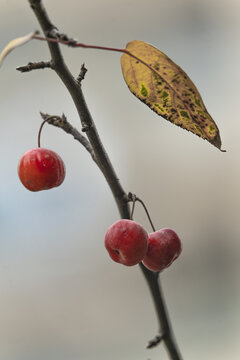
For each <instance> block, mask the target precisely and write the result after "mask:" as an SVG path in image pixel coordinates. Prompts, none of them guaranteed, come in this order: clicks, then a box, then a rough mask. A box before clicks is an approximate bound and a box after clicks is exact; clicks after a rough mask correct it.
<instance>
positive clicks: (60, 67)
mask: <svg viewBox="0 0 240 360" xmlns="http://www.w3.org/2000/svg"><path fill="white" fill-rule="evenodd" d="M29 3H30V5H31V7H32V9H33V11H34V13H35V15H36V17H37V19H38V21H39V23H40V25H41V27H42V30H43V32H44V34H45V36H49V34H51V33H52V31H53V30H55V31H56V27H55V26H53V25H52V23H51V21H50V20H49V18H48V15H47V13H46V11H45V8H44V7H43V5H42V3H41V1H40V0H29ZM48 47H49V50H50V53H51V57H52V68H53V69H54V70H55V71H56V73H57V74H58V76H59V77H60V78H61V80H62V81H63V83H64V84H65V86H66V87H67V89H68V91H69V93H70V94H71V96H72V99H73V101H74V104H75V106H76V108H77V111H78V114H79V117H80V120H81V123H82V127H83V128H84V130H85V131H86V133H87V137H88V139H89V142H90V144H91V146H92V148H93V151H94V154H95V157H96V161H97V163H98V166H99V168H100V169H101V171H102V173H103V175H104V176H105V178H106V180H107V182H108V184H109V186H110V188H111V190H112V193H113V195H114V198H115V200H116V202H117V206H118V209H119V212H120V214H121V216H122V217H123V218H128V217H129V207H128V201H127V195H126V194H125V192H124V190H123V188H122V186H121V184H120V182H119V180H118V178H117V175H116V173H115V171H114V169H113V167H112V165H111V162H110V160H109V158H108V155H107V153H106V151H105V149H104V147H103V145H102V142H101V140H100V137H99V135H98V132H97V129H96V127H95V124H94V122H93V119H92V116H91V114H90V112H89V110H88V107H87V104H86V102H85V98H84V96H83V92H82V88H81V85H80V84H79V83H78V82H77V81H76V80H75V79H74V77H73V76H72V74H71V73H70V71H69V69H68V68H67V66H66V64H65V62H64V60H63V57H62V54H61V51H60V48H59V45H58V44H56V43H50V42H48Z"/></svg>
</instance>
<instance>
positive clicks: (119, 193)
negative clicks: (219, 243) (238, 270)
mask: <svg viewBox="0 0 240 360" xmlns="http://www.w3.org/2000/svg"><path fill="white" fill-rule="evenodd" d="M28 1H29V3H30V5H31V7H32V9H33V11H34V13H35V15H36V17H37V19H38V21H39V23H40V25H41V27H42V30H43V32H44V34H45V36H46V37H48V36H50V37H51V36H52V34H53V33H54V32H55V33H56V32H57V29H56V27H55V26H54V25H52V23H51V21H50V19H49V18H48V15H47V13H46V11H45V9H44V7H43V5H42V3H41V0H28ZM48 47H49V50H50V53H51V58H52V60H51V64H52V68H53V69H54V70H55V71H56V73H57V74H58V76H59V77H60V78H61V79H62V81H63V83H64V84H65V86H66V87H67V89H68V91H69V93H70V94H71V96H72V99H73V101H74V103H75V106H76V108H77V111H78V114H79V117H80V120H81V123H82V127H83V128H84V130H85V131H86V134H87V137H88V139H89V142H90V144H91V146H92V148H93V151H94V154H95V157H96V162H97V164H98V166H99V168H100V169H101V171H102V173H103V175H104V176H105V178H106V180H107V182H108V184H109V186H110V188H111V190H112V193H113V196H114V198H115V200H116V203H117V206H118V209H119V212H120V214H121V217H122V218H125V219H129V218H130V210H129V206H128V201H129V199H128V196H127V194H126V193H125V192H124V190H123V188H122V186H121V184H120V182H119V179H118V178H117V175H116V173H115V171H114V169H113V166H112V164H111V162H110V160H109V157H108V155H107V153H106V151H105V149H104V147H103V144H102V142H101V140H100V138H99V135H98V132H97V129H96V126H95V124H94V122H93V119H92V117H91V114H90V112H89V110H88V107H87V105H86V102H85V99H84V96H83V93H82V89H81V83H78V81H76V80H75V79H74V77H73V76H72V74H71V73H70V71H69V70H68V68H67V66H66V64H65V62H64V60H63V57H62V54H61V51H60V48H59V45H58V44H57V43H54V42H48ZM140 268H141V270H142V272H143V274H144V276H145V278H146V281H147V283H148V286H149V288H150V291H151V294H152V298H153V301H154V304H155V309H156V312H157V316H158V322H159V328H160V331H159V333H161V334H163V341H164V343H165V345H166V347H167V350H168V353H169V356H170V358H171V359H172V360H181V359H182V358H181V355H180V353H179V351H178V348H177V345H176V343H175V340H174V336H173V332H172V329H171V326H170V320H169V318H168V314H167V310H166V306H165V303H164V299H163V295H162V291H161V287H160V283H159V282H158V274H156V273H154V272H151V271H149V270H148V269H147V268H146V267H144V265H142V264H140Z"/></svg>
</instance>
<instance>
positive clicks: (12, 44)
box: [0, 32, 36, 66]
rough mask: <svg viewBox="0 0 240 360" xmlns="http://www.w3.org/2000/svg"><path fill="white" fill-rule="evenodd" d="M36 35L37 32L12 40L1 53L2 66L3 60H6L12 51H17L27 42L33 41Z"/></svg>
mask: <svg viewBox="0 0 240 360" xmlns="http://www.w3.org/2000/svg"><path fill="white" fill-rule="evenodd" d="M35 34H36V32H33V33H31V34H28V35H25V36H21V37H18V38H16V39H13V40H11V41H10V42H9V43H8V44H7V46H5V48H4V49H3V51H2V52H1V53H0V66H1V64H2V62H3V60H4V59H5V57H6V56H7V55H8V54H9V53H10V51H12V50H13V49H15V48H16V47H18V46H21V45H24V44H25V43H26V42H28V41H29V40H31V39H32V38H33V36H34V35H35Z"/></svg>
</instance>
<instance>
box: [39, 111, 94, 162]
mask: <svg viewBox="0 0 240 360" xmlns="http://www.w3.org/2000/svg"><path fill="white" fill-rule="evenodd" d="M40 115H41V117H42V119H43V120H45V121H47V122H48V124H50V125H53V126H56V127H58V128H60V129H62V130H63V131H65V132H66V133H67V134H70V135H72V136H73V137H74V139H75V140H77V141H79V142H80V143H81V144H82V145H83V146H84V147H85V149H86V150H87V151H88V152H89V153H90V155H91V156H92V159H93V160H94V161H95V163H97V162H96V157H95V154H94V151H93V148H92V146H91V144H90V143H89V141H88V140H87V139H86V138H85V136H83V135H82V134H81V133H80V132H79V131H78V130H77V129H76V128H74V127H73V126H72V125H71V124H70V123H69V122H68V121H67V118H66V116H65V115H64V114H63V115H62V116H57V115H49V114H44V113H43V112H40Z"/></svg>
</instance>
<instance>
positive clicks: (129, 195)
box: [128, 192, 156, 232]
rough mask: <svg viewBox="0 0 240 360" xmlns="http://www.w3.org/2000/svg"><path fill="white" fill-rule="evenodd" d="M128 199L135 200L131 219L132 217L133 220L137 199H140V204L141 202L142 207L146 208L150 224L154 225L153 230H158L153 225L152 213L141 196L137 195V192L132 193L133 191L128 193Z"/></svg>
mask: <svg viewBox="0 0 240 360" xmlns="http://www.w3.org/2000/svg"><path fill="white" fill-rule="evenodd" d="M128 199H129V200H130V201H132V202H133V206H132V211H131V216H130V219H131V220H132V219H133V213H134V209H135V203H136V201H138V202H140V204H141V205H142V207H143V208H144V210H145V213H146V214H147V217H148V220H149V222H150V224H151V227H152V229H153V231H154V232H155V231H156V230H155V227H154V225H153V222H152V219H151V217H150V214H149V212H148V209H147V207H146V205H145V204H144V202H143V201H142V200H141V199H140V198H139V197H137V196H136V195H135V194H132V193H131V192H130V193H128Z"/></svg>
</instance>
